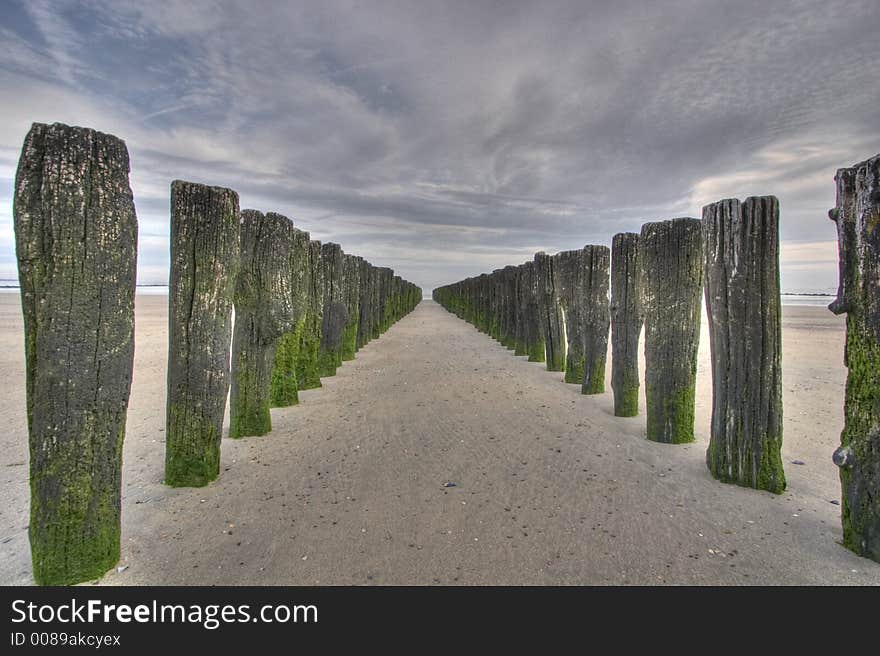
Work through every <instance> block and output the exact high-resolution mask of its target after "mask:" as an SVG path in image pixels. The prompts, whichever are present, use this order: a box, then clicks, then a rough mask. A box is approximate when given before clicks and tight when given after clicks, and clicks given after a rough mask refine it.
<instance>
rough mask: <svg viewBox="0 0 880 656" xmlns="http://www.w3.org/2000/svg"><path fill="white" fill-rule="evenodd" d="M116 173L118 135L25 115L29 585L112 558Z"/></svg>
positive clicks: (129, 208) (18, 228)
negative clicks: (32, 119) (31, 119)
mask: <svg viewBox="0 0 880 656" xmlns="http://www.w3.org/2000/svg"><path fill="white" fill-rule="evenodd" d="M128 172H129V160H128V150H127V149H126V147H125V143H124V142H123V141H122V140H121V139H118V138H117V137H114V136H113V135H109V134H102V133H101V132H96V131H95V130H91V129H87V128H78V127H70V126H67V125H62V124H60V123H55V124H53V125H44V124H40V123H34V124H33V125H32V126H31V129H30V131H29V132H28V134H27V136H26V137H25V140H24V146H23V148H22V151H21V158H20V159H19V163H18V171H17V173H16V177H15V195H14V200H13V208H12V214H13V221H14V226H15V248H16V255H17V259H18V272H19V280H20V283H21V306H22V313H23V315H24V333H25V357H26V393H27V418H28V437H29V439H28V446H29V449H30V489H31V507H30V526H29V528H28V533H29V535H30V544H31V559H32V563H33V572H34V579H35V580H36V582H37V583H38V584H40V585H70V584H73V583H79V582H81V581H87V580H89V579H94V578H97V577H99V576H102V575H103V574H104V572H106V571H107V570H108V569H110V568H111V567H113V565H115V564H116V562H117V561H118V560H119V531H120V481H121V476H122V443H123V439H124V436H125V416H126V410H127V406H128V396H129V391H130V388H131V371H132V362H133V357H134V291H135V266H136V259H137V217H136V215H135V209H134V202H133V200H132V193H131V188H130V187H129V181H128Z"/></svg>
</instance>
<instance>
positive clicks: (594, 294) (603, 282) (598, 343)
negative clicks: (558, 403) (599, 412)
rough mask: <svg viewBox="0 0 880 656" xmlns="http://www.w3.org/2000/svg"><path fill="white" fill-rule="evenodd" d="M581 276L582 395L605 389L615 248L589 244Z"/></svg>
mask: <svg viewBox="0 0 880 656" xmlns="http://www.w3.org/2000/svg"><path fill="white" fill-rule="evenodd" d="M582 263H583V268H582V269H581V276H582V280H583V282H582V283H581V285H580V286H581V289H583V293H584V297H585V299H586V301H585V303H584V306H583V308H584V317H583V333H584V377H583V382H582V384H581V394H602V393H603V392H604V391H605V361H606V359H607V358H608V328H609V325H610V322H611V308H610V304H609V300H608V284H609V269H610V267H611V251H610V250H609V249H608V247H607V246H585V247H584V249H583V259H582Z"/></svg>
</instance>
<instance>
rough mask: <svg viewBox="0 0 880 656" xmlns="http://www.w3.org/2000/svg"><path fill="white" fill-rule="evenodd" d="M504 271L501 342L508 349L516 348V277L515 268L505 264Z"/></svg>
mask: <svg viewBox="0 0 880 656" xmlns="http://www.w3.org/2000/svg"><path fill="white" fill-rule="evenodd" d="M503 271H504V317H503V334H502V338H501V343H502V344H503V345H504V346H506V347H507V348H508V349H515V348H516V343H517V342H516V331H517V328H516V316H517V312H516V277H517V268H516V267H515V266H506V267H504V269H503Z"/></svg>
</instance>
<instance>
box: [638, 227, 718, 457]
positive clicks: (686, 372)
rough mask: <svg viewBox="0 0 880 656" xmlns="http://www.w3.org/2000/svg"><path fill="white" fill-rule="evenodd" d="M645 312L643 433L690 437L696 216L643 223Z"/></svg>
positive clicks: (655, 437) (699, 255)
mask: <svg viewBox="0 0 880 656" xmlns="http://www.w3.org/2000/svg"><path fill="white" fill-rule="evenodd" d="M639 248H640V252H639V261H640V266H641V267H642V286H643V290H644V292H643V300H644V316H645V398H646V402H647V408H646V414H647V436H648V439H649V440H652V441H654V442H666V443H671V444H679V443H683V442H693V441H694V389H695V386H696V376H697V349H698V347H699V341H700V297H701V295H702V290H703V238H702V225H701V222H700V220H699V219H692V218H680V219H672V220H670V221H658V222H654V223H646V224H645V225H643V226H642V231H641V234H640V236H639Z"/></svg>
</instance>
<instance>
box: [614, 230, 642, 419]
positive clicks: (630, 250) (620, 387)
mask: <svg viewBox="0 0 880 656" xmlns="http://www.w3.org/2000/svg"><path fill="white" fill-rule="evenodd" d="M641 280H642V276H641V267H640V266H639V235H638V234H637V233H635V232H621V233H618V234H616V235H614V238H613V239H612V241H611V389H612V390H613V392H614V414H615V415H616V416H618V417H635V416H636V415H637V414H639V353H638V350H639V335H640V334H641V332H642V321H643V315H642V296H641V295H642V282H641Z"/></svg>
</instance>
